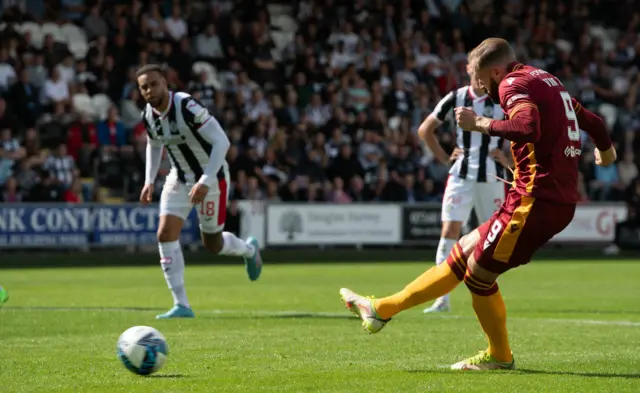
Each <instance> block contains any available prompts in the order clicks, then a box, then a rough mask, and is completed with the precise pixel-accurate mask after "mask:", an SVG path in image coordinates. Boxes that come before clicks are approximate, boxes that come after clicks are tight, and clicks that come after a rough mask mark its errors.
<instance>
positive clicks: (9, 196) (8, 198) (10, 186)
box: [0, 177, 23, 203]
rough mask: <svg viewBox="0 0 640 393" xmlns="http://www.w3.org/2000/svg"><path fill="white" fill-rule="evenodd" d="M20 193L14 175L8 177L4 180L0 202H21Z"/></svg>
mask: <svg viewBox="0 0 640 393" xmlns="http://www.w3.org/2000/svg"><path fill="white" fill-rule="evenodd" d="M22 199H23V197H22V193H21V192H20V190H19V188H18V181H17V180H16V178H15V177H9V178H7V180H6V181H5V182H4V190H3V191H2V193H1V194H0V202H2V203H20V202H22Z"/></svg>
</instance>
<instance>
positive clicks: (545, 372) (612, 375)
mask: <svg viewBox="0 0 640 393" xmlns="http://www.w3.org/2000/svg"><path fill="white" fill-rule="evenodd" d="M406 371H407V372H408V373H425V374H452V373H460V372H459V371H454V370H446V369H444V370H434V369H421V370H417V369H416V370H406ZM498 372H499V373H501V372H506V373H509V374H539V375H568V376H572V377H584V378H620V379H640V373H635V374H626V373H590V372H583V373H581V372H575V371H550V370H532V369H526V368H519V369H517V370H513V371H509V370H505V371H498ZM473 374H475V373H473V372H472V373H467V375H473Z"/></svg>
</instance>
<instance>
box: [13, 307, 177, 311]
mask: <svg viewBox="0 0 640 393" xmlns="http://www.w3.org/2000/svg"><path fill="white" fill-rule="evenodd" d="M3 308H4V309H6V310H20V311H22V310H24V311H165V310H166V308H154V307H100V306H88V307H85V306H78V307H57V306H7V307H3Z"/></svg>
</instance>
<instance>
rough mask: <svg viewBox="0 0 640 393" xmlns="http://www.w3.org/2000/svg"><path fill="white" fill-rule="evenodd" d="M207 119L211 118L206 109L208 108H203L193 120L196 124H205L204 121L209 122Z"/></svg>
mask: <svg viewBox="0 0 640 393" xmlns="http://www.w3.org/2000/svg"><path fill="white" fill-rule="evenodd" d="M207 120H209V112H207V110H206V109H203V110H202V111H201V112H200V113H198V114H197V115H196V116H195V117H194V119H193V121H194V122H195V123H196V124H204V123H206V122H207Z"/></svg>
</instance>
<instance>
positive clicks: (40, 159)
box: [20, 128, 47, 172]
mask: <svg viewBox="0 0 640 393" xmlns="http://www.w3.org/2000/svg"><path fill="white" fill-rule="evenodd" d="M23 145H24V150H25V157H24V159H23V160H22V163H24V164H25V165H26V167H27V168H39V167H40V166H42V165H43V164H44V162H45V160H46V159H47V153H46V151H44V150H42V145H41V143H40V134H39V133H38V130H36V129H35V128H29V129H27V131H26V132H25V135H24V142H23ZM23 170H24V169H22V168H21V169H20V172H22V171H23Z"/></svg>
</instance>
